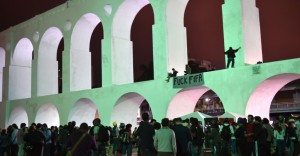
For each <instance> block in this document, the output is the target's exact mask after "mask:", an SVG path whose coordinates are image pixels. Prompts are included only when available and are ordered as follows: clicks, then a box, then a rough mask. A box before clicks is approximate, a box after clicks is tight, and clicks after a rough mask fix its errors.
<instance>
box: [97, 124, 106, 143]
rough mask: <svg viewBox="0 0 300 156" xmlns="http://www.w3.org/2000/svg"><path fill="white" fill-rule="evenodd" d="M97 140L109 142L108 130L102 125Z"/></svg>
mask: <svg viewBox="0 0 300 156" xmlns="http://www.w3.org/2000/svg"><path fill="white" fill-rule="evenodd" d="M97 140H99V141H100V142H102V143H106V142H107V141H108V140H109V135H108V130H107V129H106V128H105V127H104V126H102V125H101V126H99V132H98V136H97Z"/></svg>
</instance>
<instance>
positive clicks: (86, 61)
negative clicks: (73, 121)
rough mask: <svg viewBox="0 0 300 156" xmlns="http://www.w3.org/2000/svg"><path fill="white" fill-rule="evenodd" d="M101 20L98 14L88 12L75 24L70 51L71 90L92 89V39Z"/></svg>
mask: <svg viewBox="0 0 300 156" xmlns="http://www.w3.org/2000/svg"><path fill="white" fill-rule="evenodd" d="M100 22H101V20H100V18H99V17H98V16H97V15H95V14H93V13H87V14H85V15H83V16H82V17H81V18H80V19H79V20H78V21H77V23H76V25H75V26H74V29H73V32H72V37H71V51H70V53H71V57H70V64H71V71H70V77H71V82H70V83H71V86H70V87H71V88H70V89H71V91H77V90H84V89H91V85H92V76H91V75H92V73H91V53H90V41H91V36H92V33H93V31H94V29H95V27H96V26H97V25H98V24H99V23H100ZM99 42H101V41H99ZM99 61H101V60H99Z"/></svg>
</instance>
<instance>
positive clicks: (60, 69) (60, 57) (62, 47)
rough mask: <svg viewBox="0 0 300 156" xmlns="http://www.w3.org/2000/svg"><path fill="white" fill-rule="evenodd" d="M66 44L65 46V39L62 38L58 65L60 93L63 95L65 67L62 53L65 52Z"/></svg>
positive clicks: (58, 53) (59, 46)
mask: <svg viewBox="0 0 300 156" xmlns="http://www.w3.org/2000/svg"><path fill="white" fill-rule="evenodd" d="M64 47H65V44H64V39H63V38H62V39H61V40H60V42H59V44H58V48H57V58H56V60H57V63H58V69H57V70H58V77H57V79H58V80H57V81H58V93H62V77H63V75H62V70H63V65H62V53H63V51H64V49H65V48H64Z"/></svg>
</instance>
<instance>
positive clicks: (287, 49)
mask: <svg viewBox="0 0 300 156" xmlns="http://www.w3.org/2000/svg"><path fill="white" fill-rule="evenodd" d="M87 2H88V1H87ZM223 2H224V1H223V0H190V1H189V3H188V5H187V8H186V12H185V19H184V25H185V26H186V28H187V40H188V43H187V45H188V52H189V54H188V56H189V58H195V59H198V60H202V59H204V60H209V61H211V62H212V63H213V64H215V65H216V66H217V68H218V69H223V68H224V65H225V61H224V58H225V56H224V55H223V51H224V41H223V30H222V10H221V5H222V3H223ZM0 3H1V4H0V6H1V8H0V21H1V22H0V31H3V30H5V29H7V28H9V27H10V26H13V25H16V24H18V23H21V22H23V21H26V20H28V19H30V18H32V17H34V16H35V15H38V14H40V13H42V12H45V11H47V10H49V9H51V8H53V7H55V6H57V5H60V4H63V3H65V0H26V1H22V0H4V1H2V2H0ZM257 7H258V8H259V11H260V21H261V33H262V34H261V36H262V50H263V59H264V62H272V61H278V60H284V59H291V58H298V57H299V56H300V46H299V45H300V1H299V0H257ZM151 24H153V10H152V8H151V6H150V5H148V6H146V7H144V8H143V9H142V10H141V11H140V13H139V14H138V15H137V17H136V19H135V21H134V23H133V29H132V30H134V31H132V33H131V39H132V41H133V45H134V47H133V48H134V57H135V59H134V60H135V63H136V64H138V65H136V68H135V71H137V70H140V69H139V68H140V65H141V64H145V65H146V64H149V63H150V62H151V58H152V54H151V53H152V41H151V40H152V36H151V34H152V32H151ZM141 38H142V39H141ZM138 41H143V42H138ZM142 55H143V56H146V58H145V59H143V61H142V62H141V59H136V58H139V57H140V56H142Z"/></svg>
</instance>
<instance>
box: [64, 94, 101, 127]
mask: <svg viewBox="0 0 300 156" xmlns="http://www.w3.org/2000/svg"><path fill="white" fill-rule="evenodd" d="M96 117H99V114H98V111H97V106H96V104H95V103H94V102H93V101H91V100H90V99H86V98H83V99H80V100H78V101H77V102H76V103H75V105H74V107H73V108H72V109H71V110H70V113H69V117H68V121H69V122H70V121H75V122H76V125H80V124H81V123H83V122H85V123H87V124H88V125H89V126H93V120H94V119H95V118H96Z"/></svg>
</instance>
